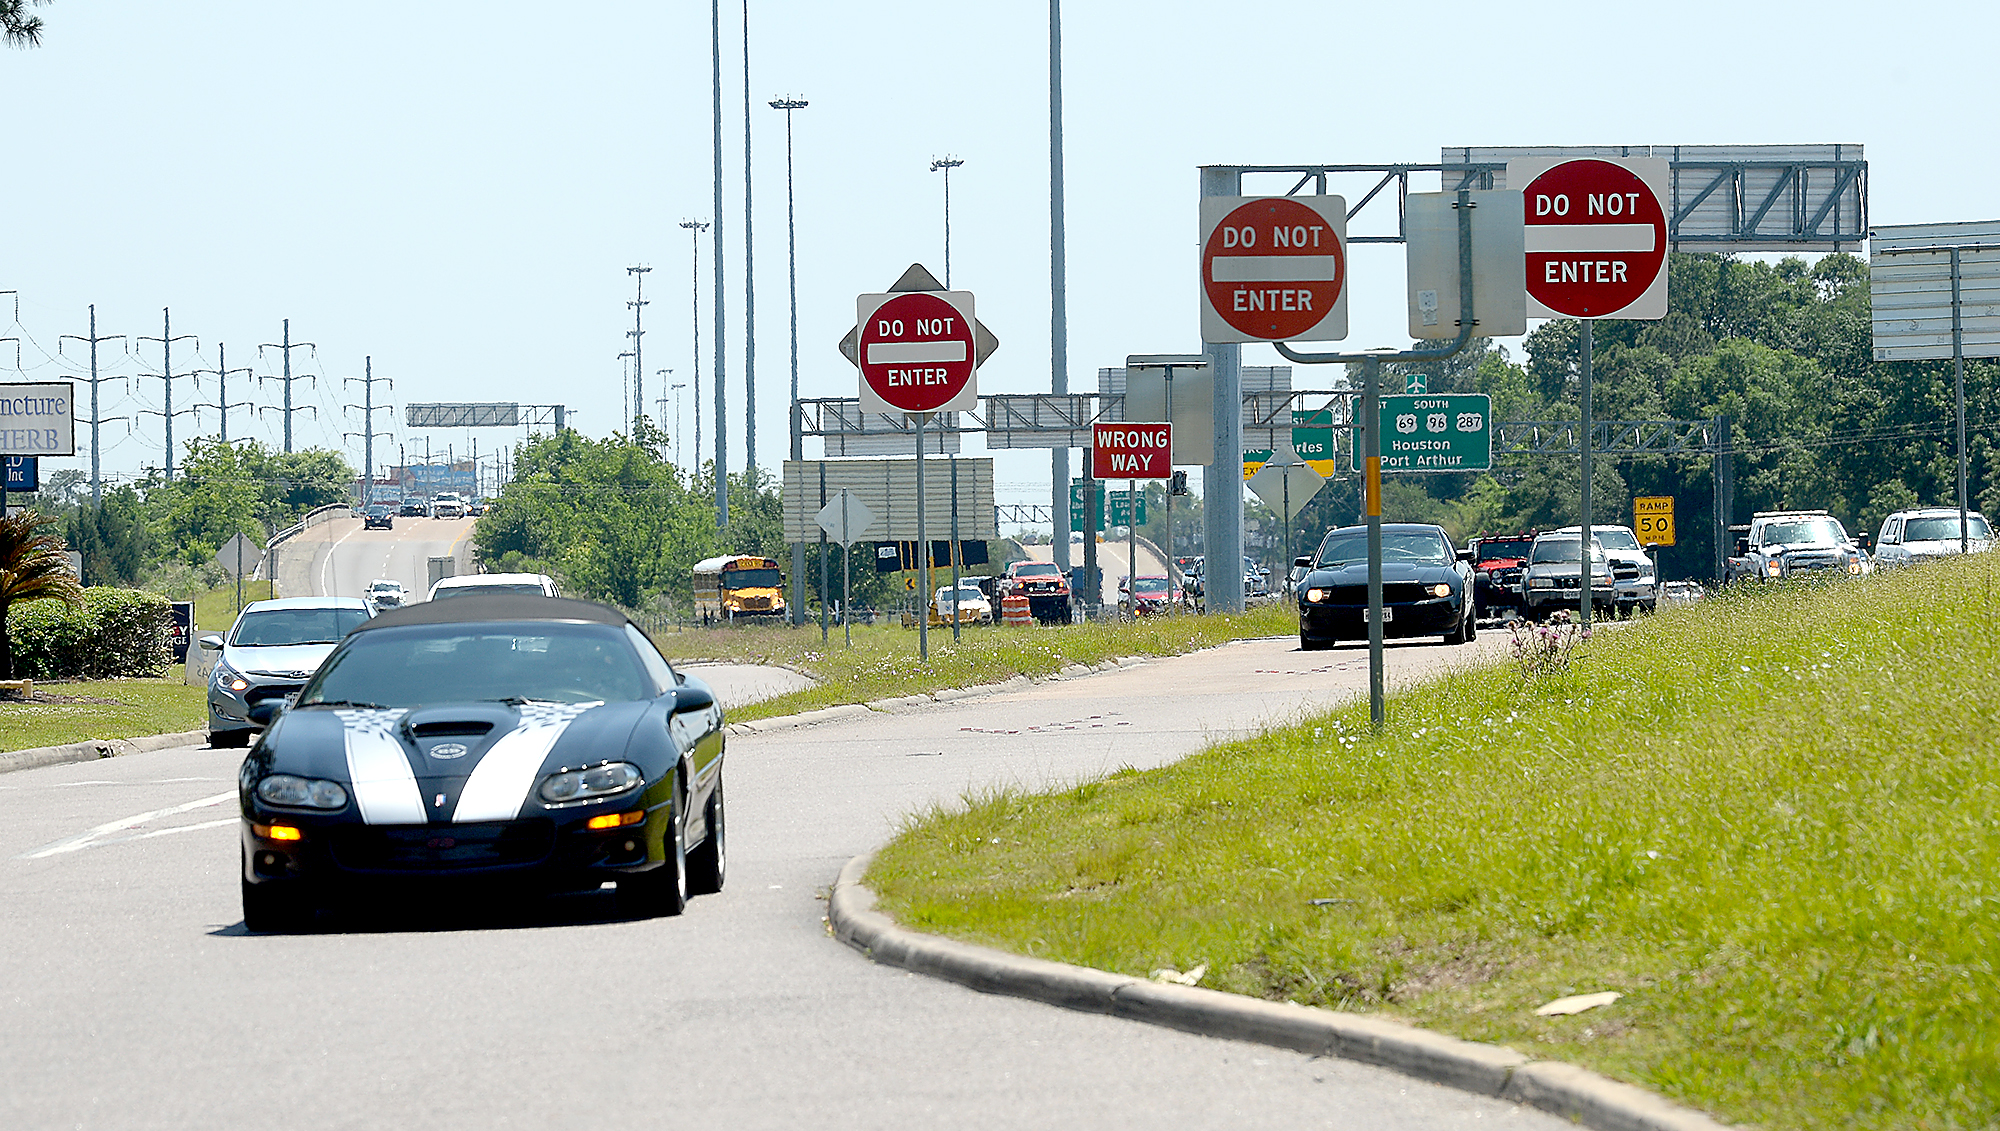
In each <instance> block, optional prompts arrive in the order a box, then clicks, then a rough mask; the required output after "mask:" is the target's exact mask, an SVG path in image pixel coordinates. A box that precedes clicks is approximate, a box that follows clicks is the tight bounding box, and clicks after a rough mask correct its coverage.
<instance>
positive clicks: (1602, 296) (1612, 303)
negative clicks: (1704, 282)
mask: <svg viewBox="0 0 2000 1131" xmlns="http://www.w3.org/2000/svg"><path fill="white" fill-rule="evenodd" d="M1668 177H1669V171H1668V162H1667V160H1666V159H1665V158H1663V157H1627V158H1617V159H1612V158H1595V157H1591V158H1579V159H1575V160H1563V161H1549V160H1536V159H1522V160H1517V161H1511V162H1509V163H1508V165H1507V185H1508V187H1509V188H1516V187H1518V188H1519V189H1520V190H1521V202H1522V209H1523V211H1524V217H1523V219H1524V223H1525V229H1524V238H1523V246H1524V248H1525V250H1526V254H1527V283H1528V316H1529V317H1531V318H1633V319H1652V318H1665V317H1666V316H1667V214H1666V209H1665V208H1664V207H1663V206H1662V204H1661V202H1662V201H1663V200H1665V199H1666V195H1667V181H1668Z"/></svg>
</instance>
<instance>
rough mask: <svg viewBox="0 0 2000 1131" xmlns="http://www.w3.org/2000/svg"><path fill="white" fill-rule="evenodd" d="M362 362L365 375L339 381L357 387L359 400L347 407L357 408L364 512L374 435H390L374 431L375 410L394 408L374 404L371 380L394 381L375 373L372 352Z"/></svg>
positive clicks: (369, 488) (369, 500) (369, 491)
mask: <svg viewBox="0 0 2000 1131" xmlns="http://www.w3.org/2000/svg"><path fill="white" fill-rule="evenodd" d="M362 365H363V366H364V368H363V370H362V372H364V373H366V374H367V376H365V377H347V378H344V379H342V381H341V384H343V385H347V384H358V385H360V386H361V403H360V404H351V405H348V406H347V407H348V408H358V409H360V410H361V452H362V455H361V509H362V510H363V511H366V510H367V509H368V506H369V504H370V503H372V502H373V501H374V500H373V499H372V498H370V496H371V495H373V494H374V492H375V437H376V436H378V435H380V436H388V435H392V433H389V432H379V433H378V432H376V431H375V410H377V409H384V408H393V407H394V406H392V405H386V404H382V405H378V404H376V403H375V382H377V381H387V382H388V383H389V384H390V385H394V384H395V383H396V381H395V379H394V378H392V377H377V376H375V358H374V357H373V356H372V355H371V356H368V357H365V358H363V359H362ZM352 435H354V433H352V432H343V433H341V436H342V438H343V439H344V438H346V437H348V436H352Z"/></svg>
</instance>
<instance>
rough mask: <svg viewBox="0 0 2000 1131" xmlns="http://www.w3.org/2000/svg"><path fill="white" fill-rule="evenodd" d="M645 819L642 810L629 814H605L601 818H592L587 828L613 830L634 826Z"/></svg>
mask: <svg viewBox="0 0 2000 1131" xmlns="http://www.w3.org/2000/svg"><path fill="white" fill-rule="evenodd" d="M645 819H646V814H645V812H644V811H643V810H640V809H634V810H633V811H631V812H630V813H606V814H604V815H603V816H601V817H592V818H591V819H590V821H589V822H588V827H589V828H593V829H615V828H619V827H621V826H624V825H636V824H638V823H639V822H640V821H643V820H645Z"/></svg>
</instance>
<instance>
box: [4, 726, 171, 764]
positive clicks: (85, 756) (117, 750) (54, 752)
mask: <svg viewBox="0 0 2000 1131" xmlns="http://www.w3.org/2000/svg"><path fill="white" fill-rule="evenodd" d="M207 741H208V732H207V731H205V730H183V731H176V732H175V733H173V734H149V735H143V736H141V737H139V738H93V739H90V740H89V741H86V742H71V743H67V744H65V745H62V746H37V747H34V748H32V749H29V750H16V751H14V752H12V753H9V754H0V774H11V773H13V772H15V771H16V770H33V769H38V768H40V767H42V766H61V765H66V764H68V763H70V762H95V761H97V760H98V759H99V758H119V757H123V756H124V755H126V754H144V753H146V752H147V751H151V750H166V749H168V748H170V747H174V746H195V745H199V744H201V743H204V742H207Z"/></svg>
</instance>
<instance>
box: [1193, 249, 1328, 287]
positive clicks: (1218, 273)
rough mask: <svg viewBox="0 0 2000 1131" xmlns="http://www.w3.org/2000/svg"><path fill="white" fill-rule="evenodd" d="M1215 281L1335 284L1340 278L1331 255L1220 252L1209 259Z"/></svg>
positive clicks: (1210, 270)
mask: <svg viewBox="0 0 2000 1131" xmlns="http://www.w3.org/2000/svg"><path fill="white" fill-rule="evenodd" d="M1208 277H1209V281H1210V282H1215V283H1331V282H1333V281H1334V279H1336V278H1338V277H1339V272H1338V271H1337V270H1335V269H1334V264H1333V256H1331V255H1218V256H1216V257H1215V258H1214V259H1211V260H1209V268H1208Z"/></svg>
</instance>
